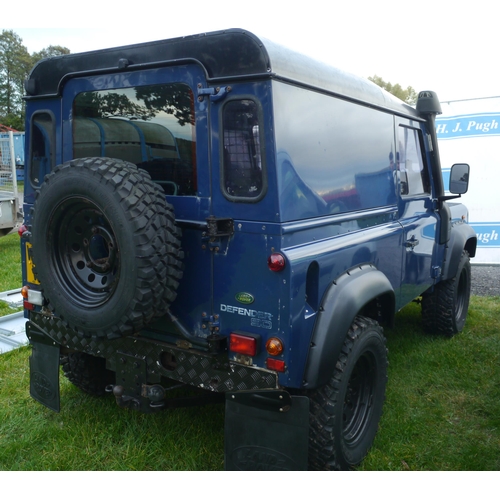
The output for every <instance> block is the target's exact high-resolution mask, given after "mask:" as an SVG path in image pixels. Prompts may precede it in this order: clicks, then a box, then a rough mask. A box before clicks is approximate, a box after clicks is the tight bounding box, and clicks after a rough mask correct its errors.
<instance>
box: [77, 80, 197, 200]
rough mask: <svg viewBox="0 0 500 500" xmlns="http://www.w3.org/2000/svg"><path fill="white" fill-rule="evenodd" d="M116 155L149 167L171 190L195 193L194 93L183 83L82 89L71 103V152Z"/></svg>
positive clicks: (157, 180) (155, 179)
mask: <svg viewBox="0 0 500 500" xmlns="http://www.w3.org/2000/svg"><path fill="white" fill-rule="evenodd" d="M99 156H100V157H104V156H108V157H111V158H117V159H121V160H125V161H128V162H131V163H134V164H136V165H137V166H138V167H140V168H143V169H145V170H147V171H148V172H149V173H150V175H151V177H152V179H153V180H154V181H155V182H157V183H158V184H160V185H161V186H162V187H163V189H164V191H165V193H166V194H169V195H193V194H195V193H196V190H197V185H196V184H197V182H196V134H195V119H194V96H193V92H192V91H191V89H190V87H189V86H187V85H185V84H182V83H171V84H161V85H146V86H137V87H130V88H121V89H111V90H100V91H91V92H82V93H80V94H78V95H77V96H76V98H75V101H74V105H73V157H74V158H85V157H99Z"/></svg>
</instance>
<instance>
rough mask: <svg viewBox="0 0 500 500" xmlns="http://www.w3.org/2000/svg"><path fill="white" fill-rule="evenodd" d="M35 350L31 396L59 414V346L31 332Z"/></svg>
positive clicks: (32, 355) (31, 376) (32, 362)
mask: <svg viewBox="0 0 500 500" xmlns="http://www.w3.org/2000/svg"><path fill="white" fill-rule="evenodd" d="M28 336H29V339H30V344H31V345H32V347H33V349H32V352H31V356H30V394H31V397H32V398H33V399H35V400H36V401H38V402H39V403H42V404H43V405H45V406H46V407H47V408H49V409H51V410H53V411H55V412H59V410H60V397H59V354H60V347H59V344H55V343H54V341H53V340H51V339H49V338H48V337H46V336H45V335H40V334H38V333H36V332H34V331H33V330H31V331H29V334H28Z"/></svg>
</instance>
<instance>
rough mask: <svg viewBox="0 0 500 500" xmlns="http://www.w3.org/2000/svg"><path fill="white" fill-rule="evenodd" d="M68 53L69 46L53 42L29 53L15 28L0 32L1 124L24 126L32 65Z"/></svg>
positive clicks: (22, 127) (21, 127)
mask: <svg viewBox="0 0 500 500" xmlns="http://www.w3.org/2000/svg"><path fill="white" fill-rule="evenodd" d="M69 53H70V51H69V49H67V48H66V47H61V46H60V45H50V46H49V47H47V48H45V49H42V50H41V51H40V52H34V53H33V54H32V55H30V54H29V52H28V49H27V48H26V47H25V46H24V45H23V43H22V39H21V38H20V37H19V36H18V35H17V34H16V33H14V31H12V30H3V31H2V32H1V33H0V123H3V124H4V125H8V126H9V127H12V128H15V129H17V130H23V129H24V101H23V95H24V80H25V79H26V78H27V77H28V75H29V72H30V71H31V68H32V67H33V66H34V65H35V64H36V63H37V62H38V61H39V60H40V59H44V58H46V57H55V56H61V55H64V54H69Z"/></svg>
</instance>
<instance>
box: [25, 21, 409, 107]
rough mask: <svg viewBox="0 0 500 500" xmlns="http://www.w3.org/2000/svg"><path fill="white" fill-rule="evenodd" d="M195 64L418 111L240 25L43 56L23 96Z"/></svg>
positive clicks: (213, 72)
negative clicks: (100, 77) (85, 79)
mask: <svg viewBox="0 0 500 500" xmlns="http://www.w3.org/2000/svg"><path fill="white" fill-rule="evenodd" d="M189 61H191V62H196V63H197V64H200V65H201V66H202V67H203V68H204V70H205V73H206V76H207V80H208V81H209V82H217V81H224V80H229V81H231V80H234V79H243V78H249V77H251V78H253V79H255V78H264V77H267V78H276V79H280V80H284V81H290V82H294V83H296V84H300V85H304V86H307V87H313V88H316V89H319V90H321V91H323V92H329V93H334V94H338V95H342V96H345V97H348V98H351V99H353V100H356V101H361V102H365V103H368V104H370V105H372V106H375V107H380V108H385V109H391V110H393V111H395V112H397V113H399V114H404V115H412V116H417V113H416V111H415V110H414V109H413V108H411V107H410V106H408V105H406V104H404V103H403V102H402V101H400V100H399V99H397V98H395V97H394V96H392V95H391V94H389V93H388V92H386V91H385V90H383V89H381V88H380V87H378V86H377V85H375V84H374V83H372V82H370V81H369V80H366V79H364V78H361V77H357V76H354V75H350V74H348V73H345V72H343V71H341V70H338V69H336V68H333V67H331V66H328V65H326V64H323V63H321V62H318V61H316V60H313V59H311V58H309V57H307V56H304V55H303V54H300V53H298V52H294V51H292V50H290V49H287V48H285V47H282V46H280V45H277V44H275V43H273V42H271V41H269V40H266V39H263V38H258V37H257V36H255V35H254V34H252V33H250V32H248V31H245V30H242V29H230V30H224V31H215V32H211V33H202V34H198V35H191V36H186V37H180V38H172V39H168V40H160V41H156V42H147V43H141V44H136V45H127V46H124V47H116V48H110V49H103V50H97V51H92V52H82V53H76V54H68V55H65V56H59V57H52V58H48V59H43V60H42V61H40V62H38V63H37V64H36V65H35V67H34V68H33V69H32V71H31V73H30V76H29V78H28V80H27V81H26V84H25V88H26V92H27V95H26V99H32V98H37V97H48V96H54V95H58V94H59V93H60V91H61V88H62V86H63V85H64V82H65V81H66V80H68V79H70V78H73V77H77V76H83V75H89V74H99V73H110V72H119V71H128V70H132V69H139V68H148V67H158V66H165V65H171V64H176V63H181V62H189Z"/></svg>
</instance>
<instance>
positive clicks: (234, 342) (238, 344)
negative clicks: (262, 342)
mask: <svg viewBox="0 0 500 500" xmlns="http://www.w3.org/2000/svg"><path fill="white" fill-rule="evenodd" d="M229 350H230V351H232V352H236V353H238V354H245V355H246V356H255V355H256V354H257V339H256V338H255V337H248V336H247V335H241V334H239V333H231V335H229Z"/></svg>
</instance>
